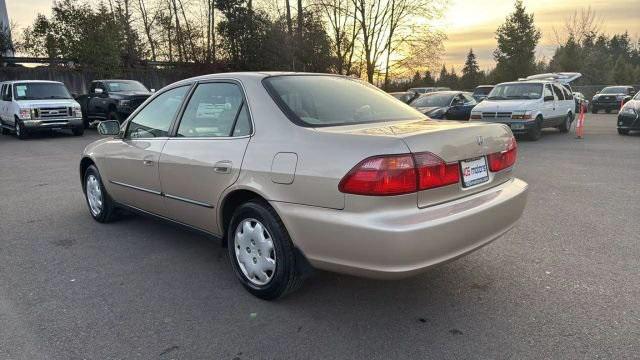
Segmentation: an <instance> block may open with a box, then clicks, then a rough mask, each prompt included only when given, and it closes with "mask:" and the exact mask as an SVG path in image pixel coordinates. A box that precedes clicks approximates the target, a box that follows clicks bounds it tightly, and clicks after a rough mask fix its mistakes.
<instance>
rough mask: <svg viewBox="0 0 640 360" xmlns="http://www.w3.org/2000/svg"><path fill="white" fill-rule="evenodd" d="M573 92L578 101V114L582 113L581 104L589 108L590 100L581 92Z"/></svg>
mask: <svg viewBox="0 0 640 360" xmlns="http://www.w3.org/2000/svg"><path fill="white" fill-rule="evenodd" d="M572 94H573V99H574V100H575V102H576V112H575V113H576V114H579V113H580V106H583V107H584V108H585V109H588V108H589V100H587V98H585V97H584V95H583V94H582V93H581V92H573V93H572ZM585 111H586V110H585Z"/></svg>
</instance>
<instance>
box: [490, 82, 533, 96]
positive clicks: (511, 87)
mask: <svg viewBox="0 0 640 360" xmlns="http://www.w3.org/2000/svg"><path fill="white" fill-rule="evenodd" d="M541 97H542V84H527V83H508V84H500V85H497V86H496V87H494V88H493V90H491V92H490V93H489V97H488V98H487V99H489V100H513V99H539V98H541Z"/></svg>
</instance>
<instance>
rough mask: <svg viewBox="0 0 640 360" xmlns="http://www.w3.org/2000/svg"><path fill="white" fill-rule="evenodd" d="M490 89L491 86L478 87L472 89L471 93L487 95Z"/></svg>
mask: <svg viewBox="0 0 640 360" xmlns="http://www.w3.org/2000/svg"><path fill="white" fill-rule="evenodd" d="M491 89H493V87H491V86H485V87H478V88H476V89H475V90H474V91H473V95H487V94H489V93H490V92H491Z"/></svg>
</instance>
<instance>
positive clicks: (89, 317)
mask: <svg viewBox="0 0 640 360" xmlns="http://www.w3.org/2000/svg"><path fill="white" fill-rule="evenodd" d="M615 122H616V115H614V114H611V115H605V114H599V115H591V114H588V115H587V120H586V124H587V126H586V132H585V139H584V140H576V139H574V135H573V134H569V135H567V134H560V133H558V132H557V131H553V130H549V131H545V132H544V135H543V137H542V139H541V140H540V141H538V142H528V141H526V140H522V141H520V142H519V158H518V165H517V169H516V174H517V176H518V177H520V178H522V179H524V180H525V181H527V182H528V183H529V185H530V190H531V191H530V194H529V200H528V204H527V209H526V210H525V214H524V215H523V218H522V219H521V221H520V222H519V224H518V225H517V226H516V228H515V229H513V230H512V231H510V232H509V233H508V234H507V235H505V236H504V237H503V238H501V239H499V240H498V241H496V242H494V243H493V244H491V245H490V246H488V247H485V248H483V249H481V250H479V251H477V252H475V253H473V254H471V255H469V256H467V257H464V258H462V259H459V260H457V261H455V262H452V263H448V264H445V265H441V266H438V267H436V268H434V269H432V270H430V271H429V272H427V273H425V274H422V275H419V276H417V277H413V278H410V279H407V280H402V281H394V282H384V281H373V280H366V279H360V278H354V277H349V276H343V275H336V274H331V273H325V272H318V273H316V274H315V276H314V277H312V278H311V279H309V280H308V281H307V282H306V284H305V286H303V288H302V289H300V290H299V291H298V292H296V293H294V294H292V295H290V296H288V297H286V298H284V299H282V300H280V301H277V302H265V301H262V300H259V299H257V298H254V297H252V296H251V295H249V294H248V293H247V292H246V291H245V290H244V289H243V288H242V287H241V285H240V284H239V283H238V282H237V281H236V279H235V278H234V275H233V273H232V271H231V268H230V266H229V263H228V261H229V260H228V258H227V255H226V251H225V249H222V248H221V247H220V246H219V245H218V243H217V242H216V241H212V240H211V239H209V238H207V237H204V236H202V235H199V234H195V233H192V232H187V231H185V230H184V229H181V228H178V227H175V226H173V225H170V224H166V223H163V222H160V221H157V220H153V219H149V218H145V217H140V216H127V217H125V218H124V219H122V220H121V221H118V222H116V223H113V224H107V225H103V224H99V223H97V222H95V221H93V220H92V219H91V217H90V216H89V214H88V210H87V208H86V205H85V202H84V199H83V195H82V193H81V190H80V181H79V176H78V173H77V168H78V160H79V156H80V153H81V151H82V149H83V147H84V146H85V145H86V144H87V143H89V142H91V141H93V140H95V139H97V138H98V135H96V133H95V130H90V131H87V133H86V135H85V136H84V137H73V136H71V135H70V134H69V135H62V134H58V135H54V136H50V135H42V136H38V137H36V138H33V139H30V140H27V141H20V140H17V139H16V138H15V137H8V136H2V137H0V239H1V240H0V359H283V358H296V359H300V358H309V359H311V358H313V359H338V358H351V359H393V358H398V359H427V358H431V359H444V358H450V359H454V358H455V359H470V358H480V359H502V358H516V359H555V358H568V359H585V358H589V359H592V358H604V359H623V358H638V356H639V354H640V340H639V339H640V265H639V259H640V221H638V218H639V217H640V192H639V191H638V189H639V188H640V185H639V179H640V134H635V135H632V136H619V135H618V134H617V133H616V128H615Z"/></svg>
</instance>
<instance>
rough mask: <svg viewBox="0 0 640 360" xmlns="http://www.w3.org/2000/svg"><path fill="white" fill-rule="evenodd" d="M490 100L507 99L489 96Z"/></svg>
mask: <svg viewBox="0 0 640 360" xmlns="http://www.w3.org/2000/svg"><path fill="white" fill-rule="evenodd" d="M487 99H488V100H505V99H506V98H505V97H503V96H489V97H488V98H487Z"/></svg>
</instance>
